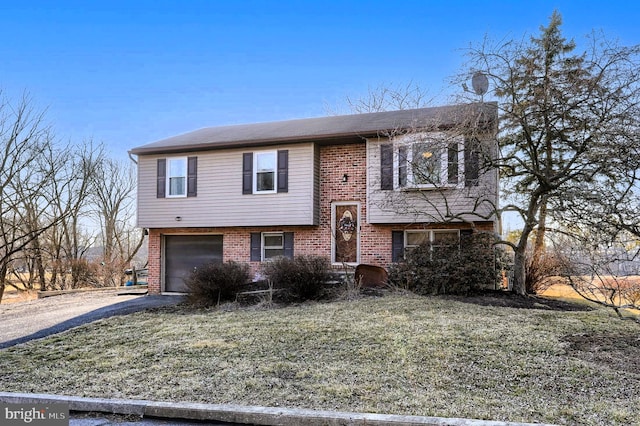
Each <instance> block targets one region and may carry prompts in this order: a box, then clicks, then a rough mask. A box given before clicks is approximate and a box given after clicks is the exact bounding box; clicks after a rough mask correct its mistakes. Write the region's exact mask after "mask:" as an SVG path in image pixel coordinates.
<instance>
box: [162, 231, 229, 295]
mask: <svg viewBox="0 0 640 426" xmlns="http://www.w3.org/2000/svg"><path fill="white" fill-rule="evenodd" d="M164 241H165V291H170V292H186V291H188V289H187V287H186V285H185V284H184V280H185V278H186V277H188V276H189V274H190V273H191V272H192V271H193V270H194V268H199V267H200V266H202V265H204V264H206V263H209V262H222V235H166V236H165V240H164Z"/></svg>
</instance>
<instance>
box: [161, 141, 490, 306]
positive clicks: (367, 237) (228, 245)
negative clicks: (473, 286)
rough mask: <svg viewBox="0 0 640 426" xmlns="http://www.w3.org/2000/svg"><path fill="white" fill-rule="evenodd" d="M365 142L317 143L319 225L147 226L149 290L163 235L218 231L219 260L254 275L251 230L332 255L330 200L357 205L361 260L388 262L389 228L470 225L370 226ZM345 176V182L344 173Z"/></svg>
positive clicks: (485, 225) (484, 225)
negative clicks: (289, 236)
mask: <svg viewBox="0 0 640 426" xmlns="http://www.w3.org/2000/svg"><path fill="white" fill-rule="evenodd" d="M365 149H366V144H365V143H364V142H363V143H360V144H351V145H330V146H322V147H320V223H319V225H318V226H282V227H234V228H162V229H150V230H149V264H148V268H149V279H148V283H149V292H150V293H159V292H160V291H161V282H162V280H161V271H162V268H161V265H162V259H161V253H162V247H161V241H162V234H187V235H188V234H207V233H209V234H222V235H223V260H224V261H227V260H235V261H241V262H247V263H249V264H250V265H251V268H252V271H253V272H254V273H256V272H258V271H259V269H260V262H249V255H250V234H251V233H252V232H269V231H279V232H293V233H294V253H295V254H310V255H318V256H325V257H327V258H330V257H331V241H332V240H331V232H332V230H331V208H332V203H334V202H354V203H359V205H360V218H359V225H360V263H367V264H372V265H378V266H388V265H389V264H390V263H391V255H392V253H391V232H392V231H393V230H404V229H418V228H419V229H424V228H438V229H462V228H469V227H470V225H468V224H447V225H443V224H407V225H397V224H394V225H373V224H369V223H367V220H366V217H367V211H366V207H367V206H366V152H365ZM345 174H346V175H347V179H346V182H343V176H344V175H345ZM493 227H494V224H493V223H492V222H481V223H477V224H476V229H479V230H488V231H491V230H493Z"/></svg>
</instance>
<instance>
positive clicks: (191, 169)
mask: <svg viewBox="0 0 640 426" xmlns="http://www.w3.org/2000/svg"><path fill="white" fill-rule="evenodd" d="M197 178H198V157H189V158H187V197H195V196H196V195H197V193H198V185H197Z"/></svg>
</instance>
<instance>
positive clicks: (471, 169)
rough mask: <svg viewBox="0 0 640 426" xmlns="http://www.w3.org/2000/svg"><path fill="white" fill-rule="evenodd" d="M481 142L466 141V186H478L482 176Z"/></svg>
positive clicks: (474, 140)
mask: <svg viewBox="0 0 640 426" xmlns="http://www.w3.org/2000/svg"><path fill="white" fill-rule="evenodd" d="M478 149H479V142H478V139H476V138H472V139H469V138H466V139H465V140H464V186H478V177H479V175H480V154H479V152H478Z"/></svg>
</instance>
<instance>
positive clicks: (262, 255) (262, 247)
mask: <svg viewBox="0 0 640 426" xmlns="http://www.w3.org/2000/svg"><path fill="white" fill-rule="evenodd" d="M270 236H279V237H280V238H282V245H281V246H267V245H266V244H265V242H264V240H265V237H270ZM273 249H278V250H282V251H283V253H284V232H262V233H261V234H260V260H261V261H262V262H269V261H270V260H273V259H274V258H273V257H272V258H268V259H267V257H266V256H265V251H266V250H273Z"/></svg>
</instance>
